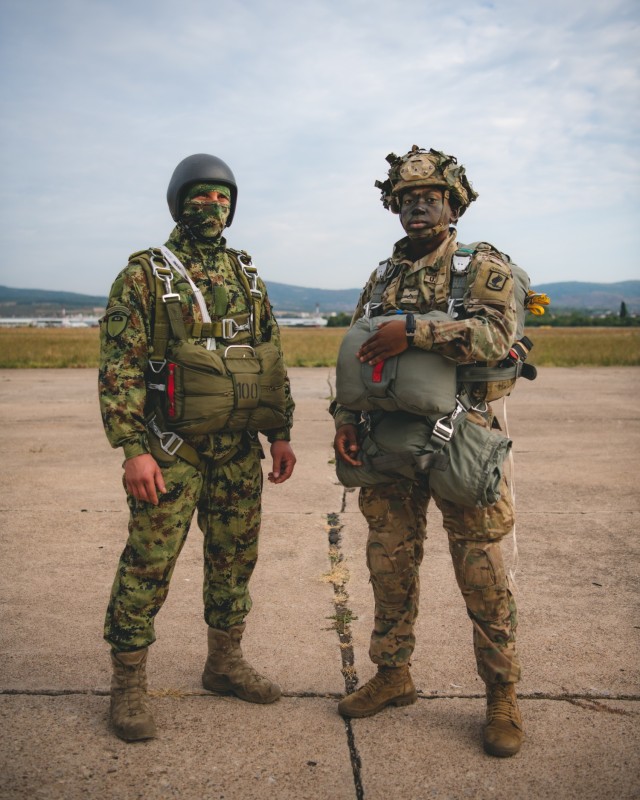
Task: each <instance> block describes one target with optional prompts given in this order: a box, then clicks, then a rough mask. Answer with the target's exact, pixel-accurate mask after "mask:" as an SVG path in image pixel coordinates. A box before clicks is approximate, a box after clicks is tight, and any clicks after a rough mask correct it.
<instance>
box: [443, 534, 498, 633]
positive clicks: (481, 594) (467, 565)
mask: <svg viewBox="0 0 640 800" xmlns="http://www.w3.org/2000/svg"><path fill="white" fill-rule="evenodd" d="M449 549H450V551H451V556H452V559H453V567H454V570H455V573H456V579H457V581H458V586H459V587H460V590H461V592H462V594H463V596H464V599H465V602H466V604H467V609H468V611H469V613H470V614H471V615H472V616H474V617H476V618H478V619H479V620H484V621H495V620H498V619H503V618H506V617H508V616H509V615H510V604H509V587H508V583H507V575H506V572H505V568H504V561H503V558H502V551H501V549H500V545H499V544H498V542H471V541H463V542H460V541H458V542H451V543H450V545H449Z"/></svg>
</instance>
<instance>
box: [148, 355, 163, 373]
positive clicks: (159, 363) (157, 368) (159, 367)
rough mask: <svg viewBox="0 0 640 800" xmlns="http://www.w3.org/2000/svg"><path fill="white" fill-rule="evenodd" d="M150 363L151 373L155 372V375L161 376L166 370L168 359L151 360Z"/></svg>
mask: <svg viewBox="0 0 640 800" xmlns="http://www.w3.org/2000/svg"><path fill="white" fill-rule="evenodd" d="M148 363H149V369H150V370H151V372H153V373H154V374H155V375H159V374H160V373H161V372H162V370H163V369H164V368H165V365H166V363H167V359H166V358H165V359H163V360H162V361H151V360H149V362H148ZM156 365H157V366H156Z"/></svg>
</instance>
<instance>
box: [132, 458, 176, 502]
mask: <svg viewBox="0 0 640 800" xmlns="http://www.w3.org/2000/svg"><path fill="white" fill-rule="evenodd" d="M124 479H125V484H126V487H127V491H128V492H129V494H132V495H133V496H134V497H135V498H136V500H144V501H145V502H147V503H153V505H154V506H157V505H158V492H160V494H164V493H165V492H166V491H167V487H166V486H165V485H164V478H163V477H162V470H161V469H160V467H159V466H158V462H157V461H156V460H155V458H154V457H153V456H152V455H149V453H145V454H144V455H141V456H134V457H133V458H128V459H127V460H126V461H125V462H124ZM156 490H157V491H156Z"/></svg>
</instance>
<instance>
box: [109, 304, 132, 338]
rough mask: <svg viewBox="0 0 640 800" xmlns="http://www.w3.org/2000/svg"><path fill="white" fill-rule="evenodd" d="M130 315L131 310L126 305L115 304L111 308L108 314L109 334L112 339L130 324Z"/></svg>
mask: <svg viewBox="0 0 640 800" xmlns="http://www.w3.org/2000/svg"><path fill="white" fill-rule="evenodd" d="M130 316H131V311H129V309H128V308H127V307H126V306H113V307H112V308H110V309H109V310H108V311H107V314H106V323H107V336H108V337H109V338H110V339H115V338H116V337H117V336H120V334H121V333H124V331H125V330H126V328H127V325H128V324H129V317H130Z"/></svg>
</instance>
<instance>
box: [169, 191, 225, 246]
mask: <svg viewBox="0 0 640 800" xmlns="http://www.w3.org/2000/svg"><path fill="white" fill-rule="evenodd" d="M215 195H217V196H218V199H214V198H215ZM220 197H222V198H226V200H227V201H229V202H226V203H225V202H224V201H223V202H220ZM230 200H231V190H230V189H229V187H228V186H223V185H221V184H214V183H196V184H195V185H194V186H192V187H191V188H190V189H189V190H188V192H187V194H186V195H185V198H184V203H183V209H182V215H181V217H180V219H181V221H182V222H184V224H185V225H186V226H187V227H188V228H189V230H190V231H191V232H192V233H193V234H195V235H196V236H198V237H199V238H201V239H217V238H218V237H219V236H220V235H221V233H222V231H223V230H224V228H225V226H226V224H227V219H228V218H229V214H230V213H231V204H230Z"/></svg>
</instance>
